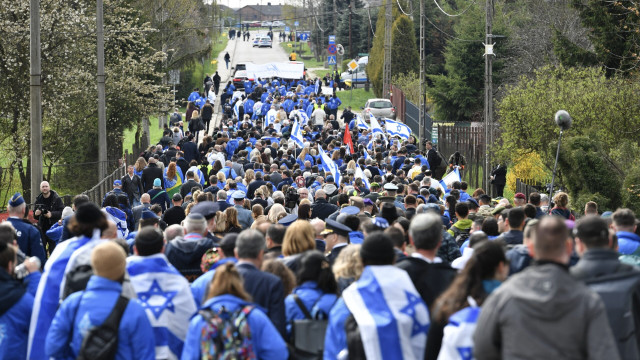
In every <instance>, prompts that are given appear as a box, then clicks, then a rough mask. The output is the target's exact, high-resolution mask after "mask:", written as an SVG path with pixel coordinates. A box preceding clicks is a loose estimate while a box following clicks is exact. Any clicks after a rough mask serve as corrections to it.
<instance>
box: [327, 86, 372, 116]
mask: <svg viewBox="0 0 640 360" xmlns="http://www.w3.org/2000/svg"><path fill="white" fill-rule="evenodd" d="M336 94H337V95H338V98H340V101H342V106H341V108H342V109H346V107H347V106H351V110H352V111H353V112H360V111H362V110H361V109H360V108H361V107H363V106H364V104H365V103H366V102H367V100H369V99H373V98H375V97H376V95H375V94H374V92H373V90H370V91H365V90H364V89H353V94H352V93H351V90H344V91H338V92H337V93H336Z"/></svg>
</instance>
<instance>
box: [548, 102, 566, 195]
mask: <svg viewBox="0 0 640 360" xmlns="http://www.w3.org/2000/svg"><path fill="white" fill-rule="evenodd" d="M555 120H556V124H557V125H558V127H559V128H560V137H559V138H558V149H557V150H556V162H555V164H554V165H553V176H552V177H551V187H550V188H549V199H553V183H554V182H555V181H556V169H557V168H558V157H559V156H560V144H561V143H562V133H563V132H564V131H565V130H568V129H569V128H570V127H571V115H569V113H568V112H567V111H566V110H558V112H556V116H555Z"/></svg>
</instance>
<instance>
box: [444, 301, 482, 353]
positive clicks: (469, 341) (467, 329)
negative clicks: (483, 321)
mask: <svg viewBox="0 0 640 360" xmlns="http://www.w3.org/2000/svg"><path fill="white" fill-rule="evenodd" d="M467 302H468V303H469V305H470V306H468V307H466V308H464V309H462V310H460V311H458V312H456V313H454V314H453V315H451V316H450V317H449V323H448V324H447V326H445V327H444V336H443V337H442V346H441V347H440V354H439V355H438V359H439V360H452V359H455V360H458V359H459V360H471V359H474V357H473V334H474V333H475V331H476V326H477V323H478V317H479V316H480V307H478V304H477V303H476V301H475V300H474V299H473V298H472V297H471V296H468V297H467Z"/></svg>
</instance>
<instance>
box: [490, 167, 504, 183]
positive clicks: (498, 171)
mask: <svg viewBox="0 0 640 360" xmlns="http://www.w3.org/2000/svg"><path fill="white" fill-rule="evenodd" d="M491 175H492V176H493V184H495V185H505V184H506V183H507V168H506V167H505V166H503V165H498V167H496V168H495V169H493V171H492V172H491Z"/></svg>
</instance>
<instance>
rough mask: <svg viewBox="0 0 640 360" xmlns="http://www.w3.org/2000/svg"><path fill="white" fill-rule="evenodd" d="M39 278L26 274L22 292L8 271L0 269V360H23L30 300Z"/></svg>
mask: <svg viewBox="0 0 640 360" xmlns="http://www.w3.org/2000/svg"><path fill="white" fill-rule="evenodd" d="M41 275H42V274H41V273H40V272H39V271H37V272H34V273H31V274H29V275H27V277H25V278H24V282H25V283H26V284H27V288H26V289H25V288H24V286H23V285H22V284H20V282H19V281H17V280H14V279H13V278H12V277H11V275H9V273H8V272H6V271H5V270H4V269H2V270H0V359H4V360H14V359H15V360H22V359H26V358H27V340H28V338H29V325H30V323H31V310H32V309H33V297H34V296H35V294H36V290H37V289H38V282H39V281H40V276H41ZM25 290H26V291H25Z"/></svg>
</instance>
